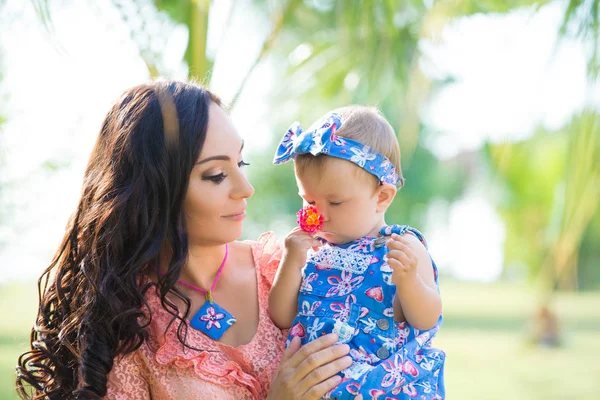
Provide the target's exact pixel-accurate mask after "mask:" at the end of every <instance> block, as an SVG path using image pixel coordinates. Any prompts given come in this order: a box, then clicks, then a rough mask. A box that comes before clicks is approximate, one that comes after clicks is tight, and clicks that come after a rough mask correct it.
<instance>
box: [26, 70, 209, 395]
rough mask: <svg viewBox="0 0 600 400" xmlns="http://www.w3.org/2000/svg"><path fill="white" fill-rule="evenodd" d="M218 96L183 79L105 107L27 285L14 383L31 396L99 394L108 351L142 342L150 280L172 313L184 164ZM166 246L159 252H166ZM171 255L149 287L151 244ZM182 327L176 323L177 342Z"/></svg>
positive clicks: (182, 243)
mask: <svg viewBox="0 0 600 400" xmlns="http://www.w3.org/2000/svg"><path fill="white" fill-rule="evenodd" d="M211 103H216V104H218V105H220V101H219V99H218V98H217V97H216V96H214V95H213V94H211V93H210V92H209V91H208V90H206V89H205V88H203V87H201V86H198V85H195V84H191V83H184V82H176V81H154V82H151V83H147V84H143V85H140V86H136V87H133V88H131V89H129V90H127V91H125V93H123V95H122V96H121V97H120V98H119V99H118V100H117V101H116V103H115V104H114V105H113V106H112V108H111V110H110V111H109V112H108V114H107V116H106V118H105V119H104V122H103V123H102V128H101V130H100V134H99V136H98V139H97V141H96V144H95V146H94V149H93V151H92V154H91V156H90V160H89V163H88V165H87V169H86V171H85V176H84V180H83V187H82V193H81V199H80V200H79V204H78V206H77V209H76V210H75V212H74V213H73V215H72V216H71V218H70V220H69V223H68V225H67V228H66V232H65V235H64V238H63V240H62V243H61V245H60V247H59V248H58V250H57V252H56V254H55V256H54V258H53V260H52V262H51V264H50V265H49V267H48V268H47V269H46V270H45V271H44V273H43V274H42V276H41V277H40V279H39V281H38V290H39V299H40V300H39V310H38V315H37V319H36V322H35V325H34V327H33V329H32V331H31V349H30V350H29V351H27V352H25V353H24V354H22V355H21V356H20V357H19V365H18V366H17V379H16V388H17V392H18V394H19V396H21V397H22V398H32V399H42V398H49V399H98V398H101V397H103V396H105V395H106V385H107V376H108V373H109V372H110V370H111V369H112V366H113V360H114V358H115V357H116V356H117V355H120V354H126V353H129V352H132V351H134V350H136V349H138V348H139V347H140V346H141V345H142V344H143V342H144V341H145V340H146V339H147V337H148V334H147V330H146V328H147V327H148V325H149V323H150V320H151V318H152V315H151V313H150V309H149V307H148V305H147V303H146V301H145V300H144V294H145V292H146V290H147V289H148V288H149V287H151V286H152V285H156V287H157V291H158V293H159V295H160V297H161V302H162V305H163V307H165V308H166V309H167V310H168V311H169V312H170V313H171V315H173V320H172V321H171V322H172V323H173V322H174V321H175V319H179V320H180V322H184V321H183V319H182V318H181V317H179V316H178V309H177V307H176V306H175V304H174V303H173V302H171V301H169V300H168V299H167V298H166V295H167V294H168V293H174V294H175V295H177V296H178V297H179V298H180V299H182V300H183V301H184V304H186V310H184V315H187V313H188V311H189V307H190V301H189V299H188V298H187V297H186V296H185V295H183V293H181V292H180V291H178V290H177V289H176V288H175V287H174V283H175V281H176V279H177V278H178V277H179V274H180V272H181V269H182V267H183V265H184V264H185V261H186V257H187V253H188V240H187V235H186V227H185V221H184V217H183V209H182V207H183V206H182V204H183V199H184V197H185V194H186V191H187V187H188V179H189V175H190V173H191V170H192V168H193V166H194V164H195V162H196V160H197V159H198V156H199V154H200V151H201V149H202V146H203V144H204V141H205V138H206V130H207V125H208V109H209V106H210V104H211ZM165 246H166V247H165ZM165 248H169V252H170V254H172V258H171V260H170V264H169V268H168V271H167V273H166V274H165V275H164V276H163V277H162V278H160V279H158V283H153V282H151V281H150V280H148V279H144V278H143V277H144V276H147V273H148V272H150V271H149V269H150V268H152V266H156V265H158V262H159V258H160V255H159V253H160V251H161V250H162V249H165ZM186 334H187V325H186V324H185V323H180V324H179V328H178V336H179V340H180V341H182V343H185V335H186Z"/></svg>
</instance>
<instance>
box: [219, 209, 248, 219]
mask: <svg viewBox="0 0 600 400" xmlns="http://www.w3.org/2000/svg"><path fill="white" fill-rule="evenodd" d="M223 218H227V219H231V220H234V221H241V220H243V219H244V218H246V210H242V211H240V212H238V213H235V214H230V215H225V216H224V217H223Z"/></svg>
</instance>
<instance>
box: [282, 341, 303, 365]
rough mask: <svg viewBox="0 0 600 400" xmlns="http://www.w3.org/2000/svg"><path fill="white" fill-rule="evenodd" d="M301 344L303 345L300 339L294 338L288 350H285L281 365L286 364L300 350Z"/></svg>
mask: <svg viewBox="0 0 600 400" xmlns="http://www.w3.org/2000/svg"><path fill="white" fill-rule="evenodd" d="M301 344H302V341H301V340H300V338H299V337H298V336H294V337H293V338H292V341H291V342H290V345H289V346H288V348H287V349H285V350H284V352H283V356H282V357H281V361H280V363H281V364H283V363H284V362H286V361H287V360H289V359H290V358H292V356H293V355H294V354H295V353H296V352H297V351H298V349H299V348H300V346H301Z"/></svg>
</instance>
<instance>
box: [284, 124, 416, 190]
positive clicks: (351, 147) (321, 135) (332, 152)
mask: <svg viewBox="0 0 600 400" xmlns="http://www.w3.org/2000/svg"><path fill="white" fill-rule="evenodd" d="M341 126H342V118H341V117H340V116H339V115H338V114H336V113H329V114H327V115H326V116H325V117H323V118H322V119H320V120H319V121H317V122H316V123H315V124H313V125H312V126H311V127H310V128H309V130H308V131H306V132H304V131H303V130H302V127H301V126H300V124H299V123H298V122H294V123H293V124H292V126H291V127H290V128H289V129H288V131H287V132H286V134H285V135H283V138H282V139H281V142H280V143H279V147H278V148H277V152H276V153H275V158H274V159H273V164H283V163H286V162H288V161H290V160H291V159H294V158H296V157H297V156H298V155H300V154H312V155H313V156H316V155H319V154H325V155H328V156H332V157H337V158H341V159H343V160H348V161H350V162H353V163H354V164H356V165H358V166H359V167H361V168H363V169H364V170H365V171H367V172H369V173H371V174H373V175H375V176H376V177H377V178H378V179H379V181H380V182H381V183H389V184H392V185H398V184H400V186H402V184H403V183H404V178H402V177H401V176H399V175H398V173H397V172H396V168H395V167H394V165H393V164H392V163H391V161H390V160H389V159H388V158H387V157H385V156H384V155H382V154H380V153H377V152H375V151H373V149H371V148H370V147H369V146H366V145H364V144H362V143H359V142H357V141H355V140H351V139H347V138H342V137H339V136H337V135H336V134H335V133H336V132H337V131H338V130H339V129H340V128H341Z"/></svg>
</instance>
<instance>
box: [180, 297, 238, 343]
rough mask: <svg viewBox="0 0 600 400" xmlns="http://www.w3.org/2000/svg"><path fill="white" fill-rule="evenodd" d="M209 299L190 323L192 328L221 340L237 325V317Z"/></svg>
mask: <svg viewBox="0 0 600 400" xmlns="http://www.w3.org/2000/svg"><path fill="white" fill-rule="evenodd" d="M211 300H212V299H210V298H209V299H207V300H206V302H205V303H204V305H203V306H202V307H201V308H200V309H199V310H198V312H197V313H196V315H194V317H193V318H192V320H191V321H190V325H191V327H192V328H194V329H196V330H199V331H201V332H203V333H204V334H206V336H208V337H209V338H211V339H213V340H219V339H220V338H221V336H223V334H224V333H225V331H227V329H229V328H230V327H231V326H232V325H233V324H235V321H236V319H235V317H234V316H233V315H231V314H230V313H229V312H227V310H225V309H224V308H223V307H221V306H220V305H218V304H217V303H214V302H212V301H211Z"/></svg>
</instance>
